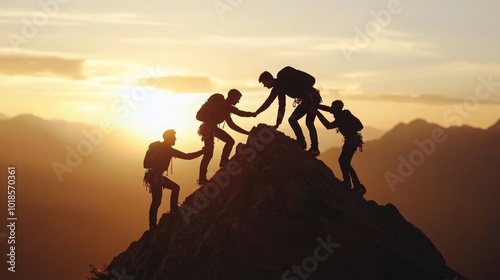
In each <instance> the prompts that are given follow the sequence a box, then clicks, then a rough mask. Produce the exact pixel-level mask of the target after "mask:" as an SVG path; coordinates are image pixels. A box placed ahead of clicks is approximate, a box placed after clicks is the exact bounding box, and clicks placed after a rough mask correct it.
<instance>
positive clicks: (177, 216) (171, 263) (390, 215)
mask: <svg viewBox="0 0 500 280" xmlns="http://www.w3.org/2000/svg"><path fill="white" fill-rule="evenodd" d="M369 191H370V190H369V189H368V192H369ZM423 203H425V202H423ZM98 274H99V276H97V275H94V277H93V278H92V279H134V280H140V279H147V280H152V279H174V280H176V279H178V280H181V279H182V280H186V279H252V280H255V279H290V280H298V279H341V280H342V279H384V280H386V279H418V280H422V279H439V280H444V279H450V280H452V279H464V278H463V277H462V276H460V275H459V274H458V273H457V272H455V271H453V270H452V269H451V268H449V267H448V266H447V265H446V262H445V260H444V259H443V257H442V256H441V254H440V253H439V252H438V251H437V250H436V248H435V247H434V245H433V244H432V242H431V241H430V240H429V239H428V238H427V237H426V236H425V235H424V234H423V233H422V232H421V231H420V230H419V229H418V228H416V227H414V226H413V225H412V224H411V223H409V222H407V221H406V220H405V219H404V217H403V216H401V214H400V213H399V212H398V210H397V209H396V207H394V206H393V205H391V204H388V205H385V206H380V205H378V204H377V203H375V202H373V201H366V200H365V199H364V198H362V197H359V196H358V195H356V194H355V193H353V192H351V191H350V190H347V189H345V188H344V187H343V186H342V185H341V183H340V181H339V180H338V179H336V178H335V176H334V174H333V173H332V171H331V170H330V169H329V168H328V167H327V166H326V165H325V164H323V162H322V161H320V160H318V159H315V158H313V157H311V156H310V155H308V154H307V153H306V152H304V151H303V150H301V149H300V148H299V146H298V145H297V144H296V143H295V141H294V140H292V139H291V138H289V137H287V136H285V135H284V134H283V133H281V132H277V131H275V130H274V129H272V128H270V127H269V126H266V125H262V124H261V125H259V126H257V127H255V128H254V129H252V131H251V135H250V137H249V139H248V141H247V143H246V144H240V145H238V147H237V152H236V154H235V155H234V157H233V158H232V159H231V161H230V162H229V163H228V164H227V165H226V166H225V167H224V168H222V169H221V170H219V171H218V172H217V173H216V174H215V176H214V177H213V178H212V180H210V181H209V182H208V183H207V184H206V185H205V186H204V187H203V188H201V189H199V190H197V191H196V192H194V193H193V194H192V195H191V196H189V197H188V198H187V199H186V201H184V203H183V205H182V207H181V209H180V211H178V212H175V213H168V214H164V215H163V216H162V218H161V219H160V222H159V224H158V226H157V227H156V228H154V229H152V230H148V231H146V232H145V233H144V234H143V236H142V237H141V238H140V239H139V240H138V241H135V242H133V243H132V244H131V245H130V247H129V248H128V249H127V250H126V251H125V252H123V253H121V254H120V255H118V256H117V257H115V258H114V259H113V261H112V262H111V263H110V264H109V266H108V267H107V268H106V269H105V271H103V272H102V273H98Z"/></svg>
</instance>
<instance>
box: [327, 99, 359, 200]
mask: <svg viewBox="0 0 500 280" xmlns="http://www.w3.org/2000/svg"><path fill="white" fill-rule="evenodd" d="M343 108H344V103H343V102H342V101H340V100H335V101H333V102H332V106H331V107H328V106H325V105H320V106H319V109H321V110H323V111H327V112H330V113H332V114H333V116H334V117H335V120H334V121H333V122H329V121H328V120H327V119H326V118H325V117H324V116H323V115H322V114H321V113H320V112H319V111H318V112H317V114H318V119H319V120H320V121H321V123H322V124H323V125H324V126H325V127H326V128H327V129H332V128H337V132H339V131H340V133H341V134H342V135H343V136H344V145H343V146H342V152H341V153H340V156H339V164H340V169H341V170H342V176H343V177H344V184H345V185H346V186H347V187H348V188H349V189H350V188H351V179H352V184H353V185H354V188H353V190H354V191H356V192H357V193H359V194H361V195H364V194H365V193H366V188H365V186H363V185H362V184H361V183H360V182H359V178H358V175H357V174H356V171H354V168H353V167H352V166H351V160H352V157H353V155H354V153H355V152H356V150H357V149H358V148H359V150H360V151H363V136H362V135H361V133H360V132H359V131H360V130H361V129H363V124H362V123H361V122H360V121H359V119H358V118H356V117H355V116H354V115H353V114H352V113H351V111H349V110H342V109H343Z"/></svg>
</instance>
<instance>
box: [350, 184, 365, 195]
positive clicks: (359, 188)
mask: <svg viewBox="0 0 500 280" xmlns="http://www.w3.org/2000/svg"><path fill="white" fill-rule="evenodd" d="M352 190H353V191H354V192H356V193H357V194H359V195H361V196H363V195H365V194H366V188H365V186H363V185H361V184H360V185H358V186H355V187H354V188H353V189H352Z"/></svg>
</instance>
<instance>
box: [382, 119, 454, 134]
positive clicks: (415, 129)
mask: <svg viewBox="0 0 500 280" xmlns="http://www.w3.org/2000/svg"><path fill="white" fill-rule="evenodd" d="M436 128H442V127H441V126H439V125H437V124H433V123H429V122H427V121H426V120H424V119H415V120H413V121H411V122H409V123H407V124H406V123H399V124H397V125H396V126H394V128H392V129H391V130H389V131H388V132H387V133H386V134H384V135H383V136H382V138H388V139H395V138H402V137H415V136H418V135H423V134H429V133H430V132H431V131H433V130H434V129H436ZM443 129H444V128H443Z"/></svg>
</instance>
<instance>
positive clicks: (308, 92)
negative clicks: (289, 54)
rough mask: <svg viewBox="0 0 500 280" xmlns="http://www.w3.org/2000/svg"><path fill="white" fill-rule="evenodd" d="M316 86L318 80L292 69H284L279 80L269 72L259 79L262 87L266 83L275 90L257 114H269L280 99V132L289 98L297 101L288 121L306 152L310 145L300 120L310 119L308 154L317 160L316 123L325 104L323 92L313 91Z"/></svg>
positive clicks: (277, 122)
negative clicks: (267, 111)
mask: <svg viewBox="0 0 500 280" xmlns="http://www.w3.org/2000/svg"><path fill="white" fill-rule="evenodd" d="M315 82H316V79H315V78H314V77H313V76H311V75H310V74H308V73H306V72H303V71H300V70H297V69H295V68H292V67H290V66H287V67H285V68H283V69H281V70H280V71H279V72H278V74H277V75H276V78H274V77H273V75H272V74H271V73H269V72H268V71H265V72H263V73H262V74H260V76H259V83H262V84H263V85H264V87H266V88H268V89H271V88H272V90H271V92H270V93H269V97H268V98H267V99H266V100H265V101H264V103H263V104H262V105H261V106H260V108H258V109H257V110H256V111H255V114H256V115H258V114H260V113H261V112H263V111H265V110H266V109H267V108H269V106H270V105H271V103H273V101H274V100H275V99H276V97H278V103H279V104H278V116H277V119H276V125H275V127H276V128H278V126H279V125H280V124H281V122H282V120H283V117H284V115H285V107H286V100H285V96H286V95H288V96H289V97H291V98H294V99H295V101H294V104H293V105H294V107H295V106H296V108H295V110H294V111H293V113H292V115H291V116H290V117H289V118H288V122H289V123H290V126H291V127H292V129H293V132H294V133H295V136H296V140H297V142H298V144H299V145H300V147H301V148H302V149H306V148H307V143H306V140H305V137H304V134H303V132H302V129H301V127H300V125H299V123H298V120H300V119H301V118H302V117H304V115H306V126H307V128H308V130H309V136H310V138H311V148H310V149H309V150H308V152H309V153H310V154H311V155H313V156H318V155H319V153H320V152H319V149H318V134H317V132H316V127H315V126H314V119H315V118H316V111H317V109H318V106H319V104H320V103H321V95H320V93H319V90H317V89H315V88H314V87H313V86H314V83H315Z"/></svg>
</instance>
